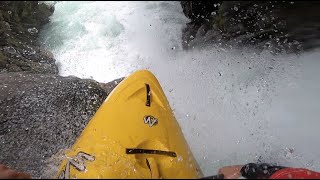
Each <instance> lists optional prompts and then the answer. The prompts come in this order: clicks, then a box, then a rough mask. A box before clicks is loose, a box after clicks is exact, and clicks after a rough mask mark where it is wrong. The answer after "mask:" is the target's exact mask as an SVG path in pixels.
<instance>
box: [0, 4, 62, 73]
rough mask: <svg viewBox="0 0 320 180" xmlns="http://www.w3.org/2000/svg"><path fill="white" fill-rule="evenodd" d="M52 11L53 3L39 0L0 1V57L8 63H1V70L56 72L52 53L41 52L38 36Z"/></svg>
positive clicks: (0, 59)
mask: <svg viewBox="0 0 320 180" xmlns="http://www.w3.org/2000/svg"><path fill="white" fill-rule="evenodd" d="M52 13H53V8H52V7H49V6H47V5H45V4H43V3H42V4H38V1H1V2H0V53H1V54H0V61H2V62H6V63H7V64H6V65H5V66H3V65H0V73H1V72H10V71H30V72H36V73H52V74H57V73H58V68H57V67H56V65H55V60H54V58H53V56H52V55H47V54H45V53H43V52H44V51H46V50H43V49H41V48H40V44H39V42H38V40H37V38H38V35H39V31H40V29H41V28H42V26H43V25H45V24H46V23H48V22H49V16H50V15H51V14H52Z"/></svg>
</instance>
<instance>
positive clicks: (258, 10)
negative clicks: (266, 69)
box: [181, 1, 320, 52]
mask: <svg viewBox="0 0 320 180" xmlns="http://www.w3.org/2000/svg"><path fill="white" fill-rule="evenodd" d="M181 6H182V8H183V12H184V13H185V15H186V16H187V17H189V18H190V19H191V22H190V23H188V24H187V27H186V28H185V29H184V31H183V37H182V38H183V41H184V44H183V45H184V48H186V49H188V48H190V47H195V46H198V45H204V44H212V43H213V44H218V45H222V46H225V47H232V46H246V47H248V46H252V47H255V48H261V49H271V50H272V51H274V52H283V51H287V52H297V51H299V50H308V49H312V48H315V47H318V46H319V45H320V41H319V40H320V12H319V10H318V9H319V8H320V2H317V1H303V2H302V1H182V2H181Z"/></svg>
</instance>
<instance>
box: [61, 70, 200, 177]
mask: <svg viewBox="0 0 320 180" xmlns="http://www.w3.org/2000/svg"><path fill="white" fill-rule="evenodd" d="M65 155H66V157H65V159H64V160H63V161H62V164H61V166H60V169H59V172H58V173H57V178H62V179H64V178H139V179H141V178H179V179H181V178H201V177H202V176H203V175H202V172H201V170H200V168H199V166H198V164H197V162H196V160H195V159H194V157H193V155H192V152H191V151H190V149H189V146H188V144H187V142H186V140H185V138H184V136H183V133H182V131H181V129H180V127H179V124H178V122H177V121H176V119H175V117H174V115H173V112H172V110H171V108H170V105H169V102H168V100H167V99H166V96H165V94H164V92H163V90H162V88H161V86H160V84H159V82H158V80H157V79H156V77H155V76H154V75H153V74H152V73H151V72H149V71H147V70H140V71H137V72H135V73H133V74H132V75H130V76H129V77H127V78H126V79H124V80H123V81H122V82H121V83H120V84H119V85H118V86H117V87H116V88H115V89H114V90H113V91H112V92H111V94H110V95H109V96H108V98H107V99H106V100H105V102H104V103H103V104H102V105H101V107H100V108H99V109H98V111H97V112H96V114H95V115H94V117H93V118H92V119H91V120H90V122H89V123H88V125H87V127H86V128H85V129H84V130H83V132H82V134H81V135H80V136H79V138H78V139H77V141H76V143H75V144H74V145H73V146H72V148H71V149H70V150H67V151H66V152H65Z"/></svg>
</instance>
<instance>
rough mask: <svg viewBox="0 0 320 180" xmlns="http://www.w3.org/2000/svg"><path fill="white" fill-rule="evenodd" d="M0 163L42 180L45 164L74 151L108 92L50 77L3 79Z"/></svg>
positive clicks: (21, 75) (82, 82)
mask: <svg viewBox="0 0 320 180" xmlns="http://www.w3.org/2000/svg"><path fill="white" fill-rule="evenodd" d="M0 79H1V84H0V104H1V106H0V112H1V113H0V124H1V126H0V140H1V141H0V143H1V150H0V163H1V164H6V165H9V166H11V167H14V168H16V169H18V170H21V171H24V172H28V173H31V174H32V175H33V177H34V178H39V177H43V176H42V175H43V173H44V170H45V168H46V166H47V164H46V160H47V159H48V158H50V157H51V156H52V155H54V154H56V153H57V152H58V151H59V150H63V149H66V148H68V147H70V146H71V145H72V144H73V143H74V140H75V139H76V137H78V136H79V135H80V133H81V131H82V130H83V128H84V127H85V126H86V124H87V123H88V120H89V119H91V117H92V116H93V115H94V113H95V112H96V110H97V109H98V107H99V106H100V105H101V103H102V102H103V101H104V99H105V98H106V97H107V95H108V94H109V93H110V92H111V90H112V89H113V88H114V87H115V86H116V85H117V84H116V83H109V84H107V85H105V86H108V87H109V92H106V91H105V90H104V89H102V88H101V87H99V84H97V83H96V82H95V81H92V80H83V79H79V78H75V77H60V76H57V75H51V74H33V73H28V72H11V73H2V74H0Z"/></svg>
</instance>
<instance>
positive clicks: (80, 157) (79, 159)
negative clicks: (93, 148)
mask: <svg viewBox="0 0 320 180" xmlns="http://www.w3.org/2000/svg"><path fill="white" fill-rule="evenodd" d="M86 160H87V161H94V160H95V157H94V156H92V155H90V154H87V153H84V152H78V154H77V155H76V156H75V157H72V158H69V159H68V161H67V164H66V166H65V169H64V170H62V172H61V173H60V174H59V176H58V179H70V165H72V166H73V167H74V168H75V169H77V170H78V171H85V170H86V166H85V161H86Z"/></svg>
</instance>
